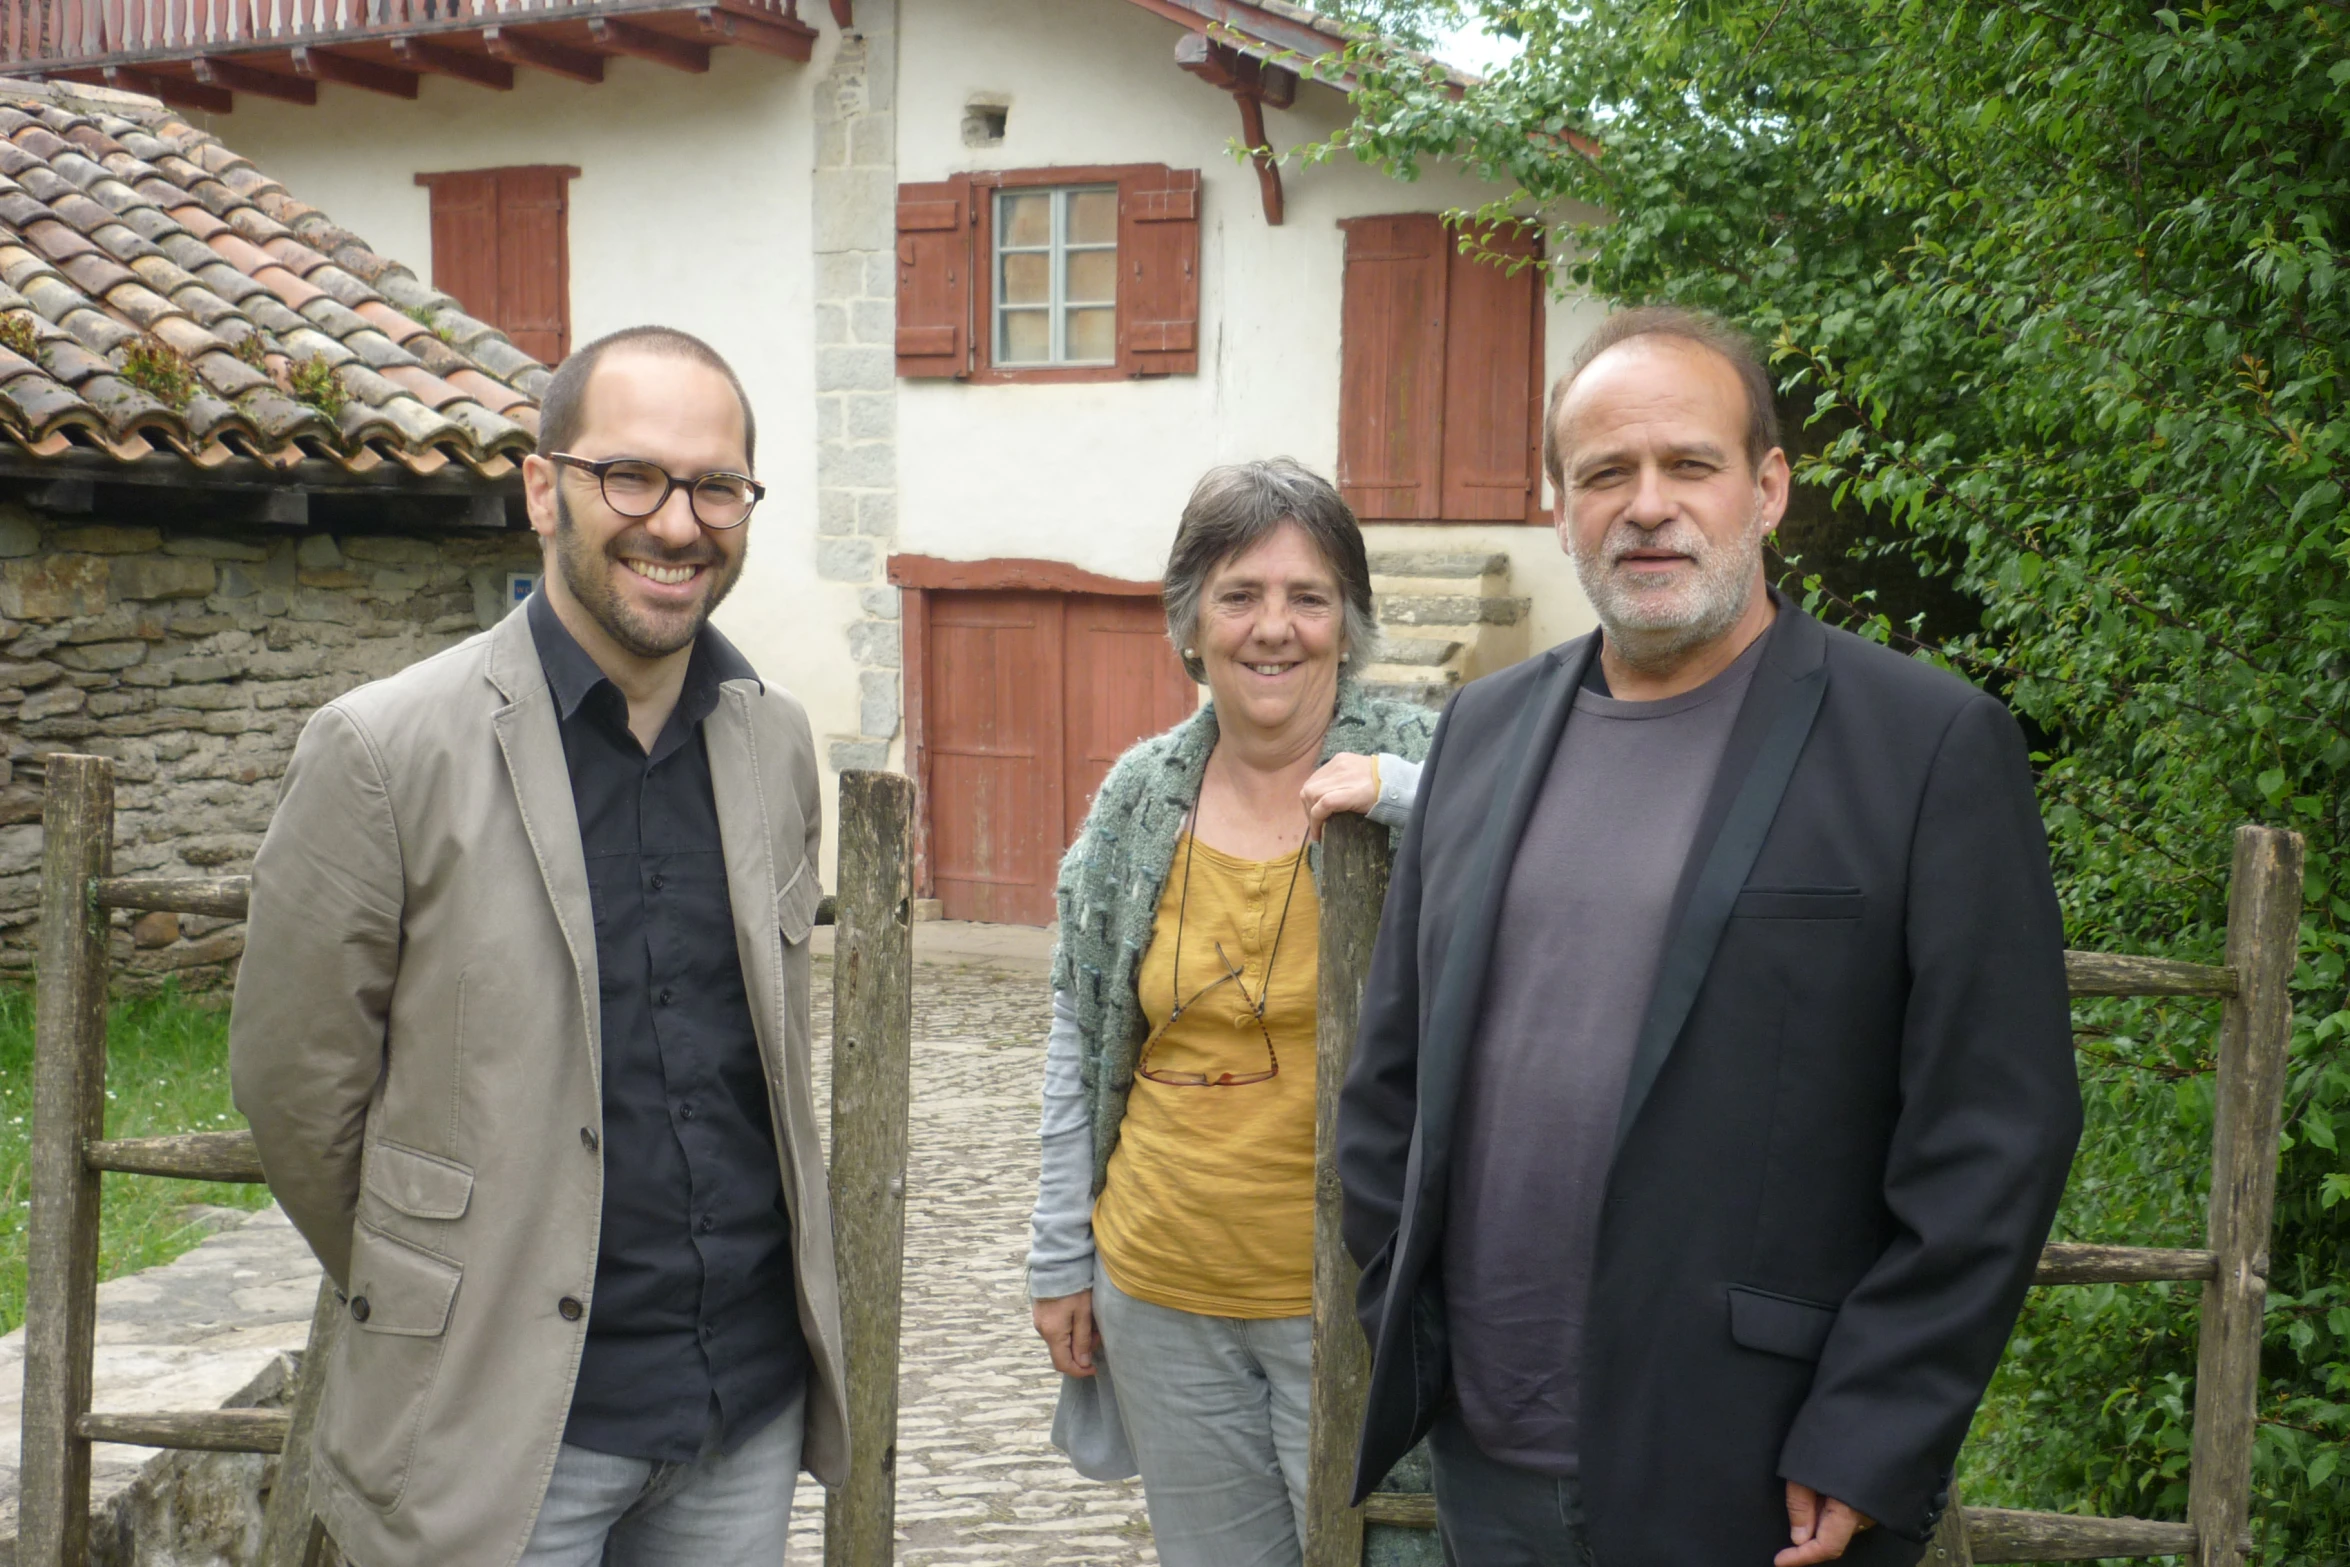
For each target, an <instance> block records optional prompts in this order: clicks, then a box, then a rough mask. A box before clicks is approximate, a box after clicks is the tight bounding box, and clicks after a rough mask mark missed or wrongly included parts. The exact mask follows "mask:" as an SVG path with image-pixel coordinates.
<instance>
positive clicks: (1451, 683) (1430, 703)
mask: <svg viewBox="0 0 2350 1567" xmlns="http://www.w3.org/2000/svg"><path fill="white" fill-rule="evenodd" d="M1460 683H1461V676H1460V671H1459V670H1457V669H1440V670H1429V669H1404V668H1399V667H1397V666H1396V665H1392V664H1384V665H1382V664H1373V665H1372V666H1371V667H1370V668H1369V669H1366V670H1364V671H1363V690H1364V691H1365V692H1366V693H1367V694H1369V695H1371V696H1377V697H1386V698H1388V699H1389V700H1390V701H1396V702H1417V703H1419V704H1420V705H1421V706H1422V707H1442V706H1443V705H1444V704H1445V702H1446V700H1447V699H1448V698H1450V697H1451V696H1452V694H1453V691H1454V690H1455V689H1456V688H1457V687H1458V686H1459V685H1460Z"/></svg>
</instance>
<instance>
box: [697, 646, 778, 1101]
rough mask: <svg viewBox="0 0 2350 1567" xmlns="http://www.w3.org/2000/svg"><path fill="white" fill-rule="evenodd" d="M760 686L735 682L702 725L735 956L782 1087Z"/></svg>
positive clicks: (723, 689) (774, 889)
mask: <svg viewBox="0 0 2350 1567" xmlns="http://www.w3.org/2000/svg"><path fill="white" fill-rule="evenodd" d="M756 688H757V683H756V682H755V681H735V680H729V681H728V682H726V684H725V685H723V686H721V687H720V688H719V696H718V705H717V707H715V708H713V709H712V710H711V712H710V716H709V717H708V718H705V719H704V720H702V743H703V744H704V745H705V746H706V747H707V748H708V750H709V753H710V792H711V794H712V795H714V796H715V797H716V799H717V802H718V839H719V843H720V844H721V845H722V846H723V847H724V849H725V851H726V895H727V899H728V901H729V902H731V903H732V904H733V906H734V950H735V955H736V957H737V958H738V959H739V960H740V962H741V964H742V971H743V985H744V988H745V989H746V990H748V991H749V993H750V999H751V1024H752V1027H753V1028H754V1029H755V1030H756V1031H757V1033H758V1036H759V1049H760V1053H761V1054H762V1055H763V1056H765V1057H766V1059H767V1061H768V1062H769V1064H770V1066H771V1068H772V1069H773V1071H772V1081H774V1082H776V1083H781V1082H782V1081H783V1073H782V1068H781V1064H782V1061H783V1041H782V1040H781V1039H780V1038H778V1037H776V1034H775V1020H776V1019H778V1018H780V1017H782V1016H783V970H782V963H783V948H782V938H781V936H780V934H779V933H780V931H781V929H782V927H781V926H780V925H778V924H777V923H776V909H775V898H776V894H777V893H778V892H780V891H781V890H782V889H781V888H780V887H778V886H777V885H776V879H775V846H774V841H773V839H772V838H771V836H770V824H769V821H768V812H767V809H766V800H765V789H764V782H765V781H764V780H763V779H762V778H761V776H760V772H759V749H758V743H757V740H756V738H755V736H754V735H753V733H752V729H751V716H750V697H751V692H752V691H753V690H755V689H756Z"/></svg>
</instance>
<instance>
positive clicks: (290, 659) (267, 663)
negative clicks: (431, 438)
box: [0, 505, 539, 990]
mask: <svg viewBox="0 0 2350 1567" xmlns="http://www.w3.org/2000/svg"><path fill="white" fill-rule="evenodd" d="M538 560H539V556H538V548H537V542H536V540H535V539H534V538H533V536H532V535H530V534H528V533H522V532H505V533H488V532H485V533H475V534H453V533H439V534H419V533H396V532H389V531H384V532H378V531H373V530H358V531H352V532H346V533H340V534H338V533H335V532H330V531H308V532H303V533H294V532H291V531H289V530H285V529H276V530H272V529H269V528H266V527H250V526H248V527H235V526H224V527H219V528H213V527H210V526H204V525H194V526H191V525H186V524H175V525H173V526H170V527H147V526H140V525H138V524H137V523H135V522H133V521H129V520H126V519H120V518H115V519H105V518H100V519H85V518H79V517H55V518H52V517H43V516H40V515H37V514H35V513H32V512H29V511H26V510H24V509H23V508H21V507H16V506H10V505H0V736H5V738H6V741H7V755H6V758H5V760H4V761H0V975H7V976H14V977H29V976H30V974H31V970H32V967H33V956H34V941H35V933H36V925H37V921H38V915H39V907H38V905H39V901H40V866H41V825H40V818H41V789H42V773H43V763H42V758H43V757H44V756H45V755H46V754H47V753H49V752H53V751H82V752H89V753H94V754H97V755H101V756H110V757H112V758H114V760H115V763H116V771H115V809H116V818H115V821H116V826H115V847H114V866H115V870H116V872H117V873H118V874H125V875H128V874H155V875H213V876H222V875H235V874H239V873H241V872H243V871H245V870H247V869H248V868H249V867H250V865H251V863H252V857H253V852H254V850H255V849H257V848H258V847H259V846H260V843H261V834H262V831H263V829H264V828H266V827H267V826H268V824H269V816H270V812H271V810H272V809H273V808H274V807H275V805H276V803H277V790H278V782H279V779H280V778H281V777H282V775H283V774H284V772H285V768H286V762H287V759H288V758H289V757H290V756H291V755H292V753H293V746H294V739H295V736H296V735H298V734H299V733H300V732H301V728H302V724H303V721H304V720H305V719H307V718H308V717H309V716H310V714H311V712H312V711H314V710H315V709H316V708H318V707H319V706H320V705H321V704H323V703H326V702H328V701H331V700H332V699H334V698H335V697H337V696H340V695H341V694H342V693H344V692H345V691H348V690H350V689H352V688H353V687H355V686H359V685H362V684H364V683H365V682H367V681H369V680H374V679H378V678H380V677H382V676H384V675H388V674H391V673H393V672H394V671H396V670H398V669H401V668H404V667H405V666H407V665H408V664H411V663H413V662H415V661H416V660H417V659H420V658H423V657H425V656H426V655H428V654H431V653H435V652H438V651H440V650H441V649H442V648H445V647H448V646H450V645H451V644H453V643H455V642H457V641H459V640H461V639H463V638H464V637H466V636H469V635H471V634H472V633H473V632H475V631H478V630H480V629H481V628H482V627H483V626H484V625H487V624H491V623H493V622H494V621H495V619H496V617H497V615H498V614H499V613H500V612H501V611H502V610H503V609H504V607H505V580H506V573H508V572H510V571H535V570H537V569H538ZM243 950H244V931H243V927H242V926H241V925H238V924H233V923H231V922H229V921H225V920H216V919H205V918H198V917H195V916H177V915H171V914H148V915H144V916H140V917H138V918H137V919H136V920H135V921H134V920H133V919H132V918H131V917H130V916H127V915H118V916H117V929H116V933H115V957H116V960H117V965H118V966H117V969H116V974H117V979H118V983H119V984H120V985H121V986H122V987H123V988H125V989H129V990H139V989H147V988H153V987H154V986H155V985H157V984H159V983H160V982H161V981H162V980H163V979H164V978H165V977H166V976H169V975H174V974H176V975H179V976H181V982H182V984H183V986H184V987H185V988H189V989H203V988H208V987H211V986H217V985H218V984H220V983H222V982H223V980H224V979H225V978H226V977H227V976H228V975H229V974H230V973H232V972H233V961H234V960H235V959H236V958H237V956H238V955H239V954H241V953H242V952H243Z"/></svg>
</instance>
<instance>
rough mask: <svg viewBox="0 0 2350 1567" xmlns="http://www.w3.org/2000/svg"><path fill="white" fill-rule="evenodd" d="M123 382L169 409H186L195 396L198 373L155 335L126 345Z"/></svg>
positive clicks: (178, 353)
mask: <svg viewBox="0 0 2350 1567" xmlns="http://www.w3.org/2000/svg"><path fill="white" fill-rule="evenodd" d="M122 378H123V379H124V380H125V381H128V382H129V383H130V384H131V385H133V386H135V387H137V388H138V389H139V390H140V391H142V392H145V393H146V394H147V395H148V396H149V397H152V398H154V399H155V400H156V401H157V402H159V403H161V404H163V405H164V406H165V407H167V408H174V409H178V408H185V407H187V406H188V403H189V401H190V400H191V399H193V398H194V397H195V395H196V386H197V382H196V372H195V371H194V370H193V369H191V368H190V367H189V365H188V361H187V359H186V358H185V357H184V356H183V355H182V354H181V353H180V351H179V350H178V349H176V348H174V347H172V346H171V345H170V344H169V343H166V342H165V341H163V339H161V338H159V337H156V336H154V335H153V334H152V333H150V334H148V335H147V336H145V337H134V338H132V339H131V340H130V341H129V342H128V343H125V344H124V345H123V349H122Z"/></svg>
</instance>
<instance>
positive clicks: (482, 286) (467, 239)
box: [416, 169, 499, 326]
mask: <svg viewBox="0 0 2350 1567" xmlns="http://www.w3.org/2000/svg"><path fill="white" fill-rule="evenodd" d="M416 178H417V182H418V183H419V184H422V185H425V186H428V187H430V189H431V191H432V286H433V287H435V288H437V289H439V290H440V291H441V292H442V293H444V294H448V295H451V296H453V297H454V298H455V299H456V301H457V303H458V304H460V305H462V306H464V307H465V313H466V314H467V315H469V316H472V317H473V318H474V319H475V320H478V321H487V322H489V323H490V324H491V325H492V326H495V325H497V320H498V272H499V266H498V171H497V170H496V169H474V170H469V171H467V172H465V173H462V174H419V175H418V176H416Z"/></svg>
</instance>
